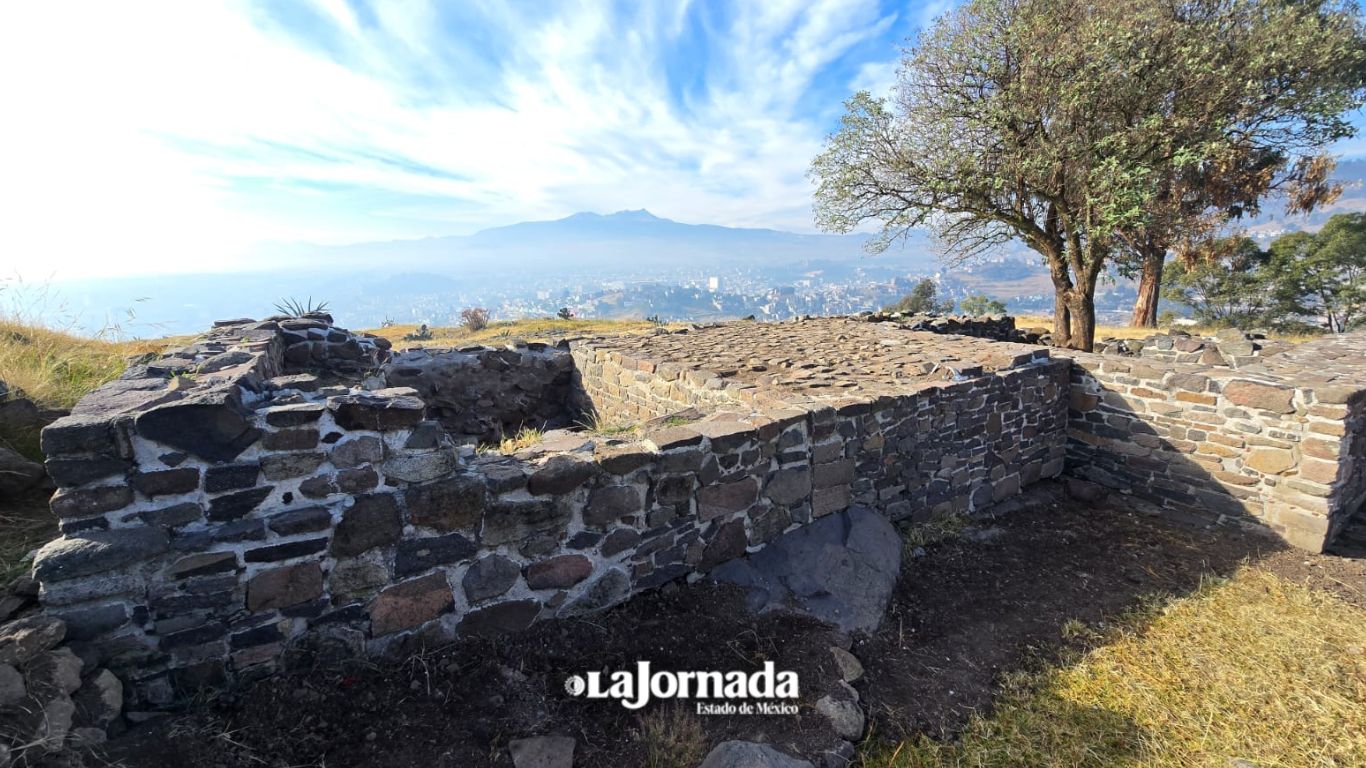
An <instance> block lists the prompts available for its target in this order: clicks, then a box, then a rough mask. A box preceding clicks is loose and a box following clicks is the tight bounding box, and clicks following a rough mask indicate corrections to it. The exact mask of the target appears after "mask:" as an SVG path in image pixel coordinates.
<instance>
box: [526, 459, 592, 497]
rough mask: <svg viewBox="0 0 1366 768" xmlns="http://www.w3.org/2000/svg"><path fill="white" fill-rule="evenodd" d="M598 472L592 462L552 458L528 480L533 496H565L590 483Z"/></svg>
mask: <svg viewBox="0 0 1366 768" xmlns="http://www.w3.org/2000/svg"><path fill="white" fill-rule="evenodd" d="M596 471H597V467H596V466H595V465H594V464H593V463H592V462H590V461H584V460H582V459H576V458H573V457H570V456H552V457H550V458H549V459H548V460H547V461H546V462H545V464H542V465H541V467H540V468H539V469H537V470H536V471H535V472H533V473H531V477H530V478H529V479H528V480H527V490H529V491H531V493H532V494H535V495H541V494H555V495H560V494H565V493H569V492H570V491H572V490H574V489H575V488H578V487H579V486H581V485H583V484H584V483H585V482H587V481H588V478H590V477H592V476H593V474H594V473H595V472H596Z"/></svg>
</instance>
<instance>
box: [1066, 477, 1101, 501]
mask: <svg viewBox="0 0 1366 768" xmlns="http://www.w3.org/2000/svg"><path fill="white" fill-rule="evenodd" d="M1108 493H1109V491H1108V490H1106V488H1105V486H1103V485H1097V484H1096V483H1092V482H1088V481H1086V480H1081V479H1079V478H1075V477H1069V478H1067V495H1068V496H1071V497H1072V498H1074V499H1077V500H1078V501H1092V502H1094V501H1100V500H1101V499H1103V498H1105V496H1106V495H1107V494H1108Z"/></svg>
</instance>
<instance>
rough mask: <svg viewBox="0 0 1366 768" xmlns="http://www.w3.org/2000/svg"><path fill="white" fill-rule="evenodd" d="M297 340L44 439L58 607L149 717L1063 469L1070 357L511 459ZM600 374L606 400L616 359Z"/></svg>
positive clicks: (753, 404) (738, 386)
mask: <svg viewBox="0 0 1366 768" xmlns="http://www.w3.org/2000/svg"><path fill="white" fill-rule="evenodd" d="M282 325H283V323H282V322H280V323H259V324H257V323H241V324H237V325H227V326H224V327H222V328H220V329H217V330H216V331H215V332H214V333H213V334H211V335H210V336H209V337H207V338H205V339H203V340H200V341H198V342H196V343H195V344H194V345H191V346H190V347H188V348H186V349H185V350H180V351H178V352H175V353H172V354H171V355H168V356H166V357H165V358H163V359H162V360H158V361H153V362H152V363H149V364H148V365H147V366H144V367H142V368H140V369H137V370H135V371H130V374H129V376H128V378H126V379H124V380H122V381H120V382H116V383H114V384H111V385H109V386H108V387H106V388H103V389H101V390H99V391H98V392H96V393H94V394H92V395H91V396H90V397H89V398H87V399H86V400H84V401H82V404H81V406H79V407H78V408H77V409H76V413H75V414H73V416H72V417H70V418H68V419H66V420H63V421H61V422H58V423H57V424H54V425H53V426H52V427H50V428H49V429H48V430H47V431H46V432H45V433H44V445H45V448H46V450H47V452H48V454H49V457H50V458H49V462H50V465H51V466H52V467H53V468H54V470H55V471H54V477H57V478H58V479H59V482H60V483H61V485H62V489H61V491H60V493H59V494H58V495H57V497H56V498H54V501H53V510H54V512H56V513H57V514H58V516H59V517H60V518H61V520H62V529H63V534H64V535H63V536H62V537H61V538H59V539H58V540H56V541H54V542H52V543H51V544H49V545H48V546H46V547H44V548H43V550H42V551H41V552H40V553H39V554H38V556H37V558H36V560H35V564H34V575H35V577H36V579H37V580H38V581H39V582H40V584H41V601H42V603H43V605H44V609H45V611H46V612H47V613H48V614H49V615H50V616H53V617H57V618H60V619H62V620H63V621H65V622H66V626H67V627H68V629H69V634H70V636H71V637H72V638H74V640H73V642H74V644H75V646H76V648H77V651H78V652H79V653H80V654H81V655H82V656H83V657H88V658H89V659H90V662H91V663H92V664H96V665H99V666H102V667H107V668H109V669H111V670H113V671H114V672H115V673H116V674H117V675H118V676H119V677H120V678H121V679H123V680H124V681H125V682H126V683H127V687H126V695H127V698H128V700H129V704H130V706H131V707H132V708H133V709H141V708H146V707H158V706H164V705H167V704H169V703H171V702H172V701H174V700H176V699H179V698H181V697H183V696H185V695H188V694H189V693H191V692H192V691H194V690H196V689H198V688H200V687H202V686H205V685H219V684H224V683H226V682H229V681H231V680H242V679H246V678H250V677H251V676H253V675H258V674H263V673H266V672H269V671H270V670H272V669H274V668H275V667H276V666H277V665H278V664H280V663H282V659H284V658H285V657H286V651H287V649H289V648H307V647H314V648H325V649H327V650H328V651H329V652H342V653H354V654H362V653H383V652H386V651H392V650H401V649H405V648H410V647H412V645H413V644H415V643H422V642H435V641H440V640H444V639H448V638H450V637H452V636H453V635H455V634H458V633H463V634H485V633H498V632H509V631H516V630H519V629H522V628H524V627H526V626H528V625H529V624H531V623H532V622H534V621H536V620H540V619H545V618H550V617H563V616H573V615H580V614H583V613H588V612H592V611H596V610H600V609H602V608H604V607H607V606H609V605H612V604H615V603H617V602H620V601H622V600H624V599H626V598H627V597H628V596H629V595H631V594H633V593H635V592H638V591H640V590H644V589H649V588H652V587H655V586H658V585H661V584H663V583H665V582H667V581H670V580H672V579H676V578H679V577H682V576H686V575H688V574H693V573H703V572H706V571H708V570H709V569H711V568H712V567H713V566H715V565H717V564H719V563H722V562H725V561H727V560H730V559H733V558H735V557H738V556H740V555H742V554H744V553H745V552H746V551H751V550H753V549H755V548H758V547H761V546H763V544H764V543H765V542H767V541H769V540H771V539H772V538H773V537H775V536H777V535H779V534H780V533H782V532H783V531H785V530H789V529H791V528H793V527H796V526H800V525H802V524H804V523H806V522H809V521H810V520H812V519H814V518H818V517H821V516H824V515H828V514H831V513H834V512H837V511H839V510H842V509H845V508H846V507H848V506H849V505H850V504H851V503H860V504H863V505H866V506H869V507H872V508H874V509H877V510H880V511H881V512H883V513H884V514H886V515H888V516H889V517H892V518H894V519H900V518H905V517H916V516H922V517H923V516H928V515H930V514H934V513H948V512H953V511H970V510H973V509H977V508H981V507H982V506H984V505H985V504H988V503H990V502H992V501H993V500H998V499H1002V498H1006V497H1009V496H1011V495H1013V494H1014V493H1016V492H1018V491H1019V489H1020V488H1021V487H1022V486H1024V485H1027V484H1028V483H1030V482H1032V481H1034V480H1036V479H1038V478H1040V477H1046V476H1051V475H1053V474H1056V473H1057V472H1058V471H1059V470H1060V469H1061V466H1062V454H1063V451H1064V446H1063V441H1064V428H1065V423H1066V418H1065V417H1066V414H1065V404H1064V399H1063V397H1062V388H1063V387H1064V386H1065V384H1066V369H1067V364H1066V363H1065V362H1060V361H1049V360H1048V359H1047V356H1046V354H1045V355H1041V356H1038V357H1037V359H1036V357H1035V356H1034V355H1033V353H1029V354H1025V355H1023V356H1022V357H1020V359H1019V362H1020V363H1021V364H1020V365H1018V366H1016V367H1013V368H1010V369H1007V370H1001V371H996V372H984V371H983V370H982V369H981V368H980V367H977V368H971V367H963V368H962V370H963V371H967V372H968V374H970V375H955V376H954V377H953V379H951V380H940V381H931V380H924V381H917V382H914V386H911V385H908V386H907V387H906V388H905V389H904V394H902V395H896V396H889V395H865V396H858V395H850V396H843V397H840V398H838V399H836V400H832V401H830V402H829V403H827V404H824V405H821V406H819V407H814V406H813V407H809V408H784V407H779V406H777V405H774V404H773V403H771V402H767V401H765V400H764V398H763V397H760V396H759V388H757V387H755V386H754V385H752V384H749V383H744V382H727V383H726V384H725V385H723V386H722V387H721V388H720V390H713V389H710V388H708V387H705V386H704V387H701V388H700V389H699V390H698V391H700V392H713V391H722V392H726V393H727V396H726V397H725V398H719V397H718V398H717V399H716V400H715V401H710V402H706V403H700V402H699V404H702V405H705V406H706V410H707V411H709V413H708V414H707V415H705V416H703V417H701V418H700V419H697V420H694V421H692V422H691V423H688V424H680V425H673V426H668V425H666V426H662V427H659V428H656V429H653V430H652V431H649V432H647V433H646V434H644V435H643V436H639V437H633V438H631V439H629V440H623V439H616V438H612V437H607V436H603V435H588V434H584V433H571V432H564V431H560V432H550V433H547V435H546V436H545V439H544V440H543V441H542V442H541V443H539V444H537V445H534V446H531V447H529V448H526V449H524V450H522V451H519V452H518V453H516V454H514V455H512V456H503V455H500V454H498V453H477V452H476V451H475V450H474V449H473V448H470V447H468V446H464V447H462V446H458V445H456V444H455V439H456V438H458V437H459V436H452V435H450V434H449V433H447V432H446V431H445V430H444V429H443V428H442V427H441V425H440V424H439V423H438V422H437V421H435V420H433V419H431V418H430V417H431V416H432V415H434V414H437V413H440V411H439V410H435V411H434V410H433V409H431V408H430V407H429V404H427V403H425V402H424V400H423V398H422V397H421V396H420V395H419V392H418V390H416V389H413V388H405V387H388V388H384V387H383V386H382V384H383V383H385V382H381V381H380V377H379V376H378V375H377V373H376V372H377V371H380V370H382V369H383V368H384V366H385V364H386V362H388V361H387V357H388V354H387V350H384V349H382V348H381V346H380V345H378V344H376V343H375V342H374V341H373V340H370V339H366V338H364V337H358V336H355V335H353V334H347V333H346V332H344V331H341V330H340V329H332V328H330V327H329V328H312V327H310V328H304V329H302V330H304V331H305V332H306V333H308V334H309V335H310V336H316V337H317V338H314V339H310V340H308V342H307V343H308V344H309V352H308V356H307V359H308V361H309V365H310V366H311V367H312V372H311V373H297V372H295V369H294V368H293V367H291V365H290V364H288V363H287V362H286V360H285V352H286V351H287V350H288V349H290V348H291V346H292V345H297V344H300V343H301V341H300V340H299V339H293V338H289V337H288V336H287V335H286V334H285V333H284V332H283V328H282V327H281V326H282ZM334 332H335V333H336V334H341V335H344V336H345V337H346V338H341V337H339V336H335V335H334ZM351 342H354V345H355V346H358V347H359V348H360V349H361V350H362V351H363V353H364V354H363V355H362V356H361V357H360V358H359V359H357V358H355V356H354V354H353V353H352V352H351V351H348V352H346V353H345V354H344V355H343V356H341V357H339V358H337V359H338V361H339V362H340V363H341V365H340V366H339V368H340V369H342V371H343V372H344V373H346V374H347V376H345V377H341V378H338V377H335V376H333V375H331V374H332V373H334V372H333V371H331V370H330V369H329V368H328V363H329V361H330V360H331V359H332V358H330V357H329V356H328V355H327V354H326V352H327V351H330V350H332V349H334V348H337V349H340V348H342V347H347V348H348V349H349V348H350V344H351ZM332 345H337V346H336V347H334V346H332ZM315 347H320V348H321V349H323V350H324V353H322V354H320V355H318V356H314V354H313V351H312V350H313V348H315ZM547 352H549V350H545V349H528V350H527V351H526V352H525V353H524V354H529V355H531V356H532V357H533V358H535V359H537V360H540V359H544V360H547V361H550V362H549V363H548V364H547V365H545V366H543V368H544V370H545V371H547V372H548V371H550V370H552V369H555V368H556V366H558V365H560V363H559V362H558V361H559V360H561V359H564V355H563V354H561V355H560V356H559V357H552V356H546V355H545V353H547ZM460 354H471V353H460ZM479 354H482V353H479ZM576 354H580V355H583V356H584V359H589V356H592V358H591V359H599V358H597V357H596V351H595V350H594V349H593V348H592V344H585V345H584V346H583V348H582V350H576ZM536 356H541V357H536ZM609 357H610V356H605V357H603V358H601V359H604V360H606V359H608V358H609ZM294 359H297V360H303V359H304V356H303V355H302V354H300V353H297V352H296V353H294ZM494 359H504V358H503V357H502V356H498V357H497V358H494ZM522 359H525V357H523V358H519V359H518V360H519V361H520V360H522ZM623 361H624V358H622V357H620V356H618V357H617V359H616V362H614V363H612V365H615V366H617V367H618V368H620V369H621V370H622V371H624V370H626V368H625V367H624V366H623V365H621V363H622V362H623ZM509 362H511V361H509ZM410 364H411V359H410V358H403V357H401V358H399V360H398V361H396V362H394V363H392V364H391V365H390V366H389V368H388V371H389V379H388V380H389V381H393V382H397V381H398V380H399V379H398V378H394V376H395V375H397V376H399V377H402V376H404V375H408V376H409V377H410V378H409V380H414V378H413V374H397V372H398V371H400V370H406V368H407V367H408V366H410ZM464 365H466V362H460V363H458V364H457V366H464ZM414 367H416V366H414ZM633 368H634V369H635V370H636V371H637V372H641V373H647V374H648V373H650V372H649V371H645V370H642V369H641V368H640V367H639V365H638V364H636V365H634V366H633ZM592 370H593V369H591V368H590V370H589V372H581V376H582V380H583V381H585V382H586V383H587V385H588V386H589V387H590V388H591V390H594V391H608V390H607V387H608V385H609V384H610V383H611V382H610V375H609V372H610V371H611V368H610V367H609V366H606V365H604V366H603V367H602V368H601V369H598V370H600V371H603V372H604V373H601V374H594V373H592V372H591V371H592ZM657 370H658V369H656V371H657ZM598 375H602V376H604V377H605V378H604V380H602V381H599V380H598V379H597V378H596V377H597V376H598ZM946 375H948V373H947V369H946ZM417 378H420V377H417ZM434 378H435V377H434ZM551 378H553V377H548V376H541V375H540V374H537V376H536V378H535V381H536V382H537V383H541V382H544V381H547V380H550V379H551ZM711 378H716V377H711ZM707 380H709V379H704V380H703V381H704V382H705V381H707ZM617 381H618V382H620V377H618V380H617ZM665 381H668V380H665ZM674 381H676V379H675V380H674ZM685 381H688V380H687V379H686V377H685ZM648 383H649V382H645V381H640V380H638V379H636V378H634V377H632V379H631V384H632V385H635V384H646V385H648ZM661 386H663V385H661ZM376 387H380V388H378V389H376ZM624 401H625V402H630V398H629V396H628V397H626V398H625V399H624ZM687 402H694V401H691V400H689V401H687ZM476 407H477V404H476ZM438 408H439V406H438ZM670 410H674V409H673V408H672V406H671V407H670ZM695 418H696V417H695Z"/></svg>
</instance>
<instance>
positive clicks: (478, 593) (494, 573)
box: [462, 555, 522, 603]
mask: <svg viewBox="0 0 1366 768" xmlns="http://www.w3.org/2000/svg"><path fill="white" fill-rule="evenodd" d="M521 575H522V569H521V567H519V566H518V565H517V564H516V563H514V562H512V561H511V560H509V559H507V558H506V557H503V556H502V555H486V556H484V557H481V558H479V559H478V560H476V561H475V562H474V564H473V565H471V566H470V568H469V570H468V571H465V578H464V581H463V582H462V586H463V587H464V588H465V597H466V598H467V599H468V600H469V601H470V602H471V603H478V602H483V601H484V600H491V599H493V598H495V597H499V596H501V595H503V594H506V593H507V591H508V590H509V589H512V586H513V585H514V584H516V583H517V578H518V577H519V576H521Z"/></svg>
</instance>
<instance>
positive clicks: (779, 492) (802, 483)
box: [764, 467, 811, 506]
mask: <svg viewBox="0 0 1366 768" xmlns="http://www.w3.org/2000/svg"><path fill="white" fill-rule="evenodd" d="M810 495H811V472H810V471H809V470H808V469H807V468H806V467H792V468H790V469H780V470H778V471H776V472H774V473H773V476H772V477H771V478H769V480H768V485H767V486H765V488H764V496H766V497H767V498H768V499H769V501H772V502H773V503H774V504H780V505H783V506H787V505H789V504H796V503H797V502H799V501H802V500H804V499H806V498H807V497H808V496H810Z"/></svg>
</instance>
